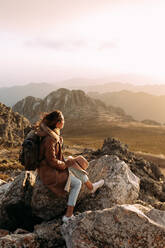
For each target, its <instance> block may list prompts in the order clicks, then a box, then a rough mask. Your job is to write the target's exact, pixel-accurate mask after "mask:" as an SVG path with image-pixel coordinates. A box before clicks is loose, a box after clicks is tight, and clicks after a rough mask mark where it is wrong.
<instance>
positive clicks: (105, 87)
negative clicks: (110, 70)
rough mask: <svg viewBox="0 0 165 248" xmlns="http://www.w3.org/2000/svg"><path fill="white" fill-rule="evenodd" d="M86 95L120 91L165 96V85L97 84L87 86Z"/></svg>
mask: <svg viewBox="0 0 165 248" xmlns="http://www.w3.org/2000/svg"><path fill="white" fill-rule="evenodd" d="M85 90H86V91H88V93H89V94H90V93H92V92H95V93H96V92H97V93H106V92H118V91H122V90H126V91H131V92H135V93H138V92H144V93H147V94H151V95H156V96H160V95H165V84H163V85H162V84H161V85H156V84H155V85H154V84H153V85H150V84H148V85H147V84H146V85H134V84H128V83H120V82H110V83H105V84H97V85H95V86H94V87H93V86H89V87H87V88H86V89H85Z"/></svg>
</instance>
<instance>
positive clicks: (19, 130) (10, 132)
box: [0, 103, 30, 146]
mask: <svg viewBox="0 0 165 248" xmlns="http://www.w3.org/2000/svg"><path fill="white" fill-rule="evenodd" d="M28 126H30V122H29V121H28V120H27V119H26V118H24V117H23V116H21V115H20V114H18V113H15V112H13V111H12V109H11V108H10V107H6V106H5V105H4V104H2V103H0V145H4V146H17V145H19V144H21V142H22V139H23V137H24V129H25V128H27V127H28Z"/></svg>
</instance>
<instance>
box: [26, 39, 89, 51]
mask: <svg viewBox="0 0 165 248" xmlns="http://www.w3.org/2000/svg"><path fill="white" fill-rule="evenodd" d="M25 45H26V46H29V47H42V48H48V49H53V50H57V51H59V50H63V51H73V50H77V49H83V48H87V47H88V43H87V42H85V41H83V40H75V41H71V40H70V41H65V40H63V41H62V40H49V39H38V40H33V41H27V42H26V43H25Z"/></svg>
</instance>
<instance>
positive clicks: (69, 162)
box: [65, 156, 74, 167]
mask: <svg viewBox="0 0 165 248" xmlns="http://www.w3.org/2000/svg"><path fill="white" fill-rule="evenodd" d="M73 160H74V158H73V157H72V156H69V157H68V159H67V160H66V161H65V164H66V166H67V167H71V166H72V165H73Z"/></svg>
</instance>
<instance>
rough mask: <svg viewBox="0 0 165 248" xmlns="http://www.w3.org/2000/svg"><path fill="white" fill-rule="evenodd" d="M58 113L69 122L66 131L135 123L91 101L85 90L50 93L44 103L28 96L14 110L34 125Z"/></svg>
mask: <svg viewBox="0 0 165 248" xmlns="http://www.w3.org/2000/svg"><path fill="white" fill-rule="evenodd" d="M55 109H59V110H61V111H62V112H63V114H64V117H65V119H66V120H67V121H66V125H65V129H68V130H70V131H71V130H74V129H76V130H77V132H79V130H80V129H81V130H85V129H87V128H91V129H92V127H93V128H94V126H95V127H97V129H99V128H102V127H104V126H105V125H109V123H110V122H113V121H133V119H132V117H130V116H127V115H126V114H125V112H124V111H123V110H122V109H121V108H117V107H112V106H106V105H105V103H103V102H102V101H100V100H98V99H92V98H90V97H89V96H87V95H86V94H85V92H83V91H82V90H68V89H65V88H61V89H58V90H57V91H53V92H51V93H50V94H49V95H47V96H46V97H45V98H44V99H40V98H35V97H32V96H28V97H26V98H24V99H23V100H21V101H19V102H18V103H16V104H15V105H14V106H13V111H15V112H18V113H19V114H21V115H24V116H25V117H26V118H28V119H29V120H30V121H31V122H32V123H34V122H36V121H37V120H38V119H39V118H40V116H41V115H42V113H44V112H51V111H53V110H55Z"/></svg>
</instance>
